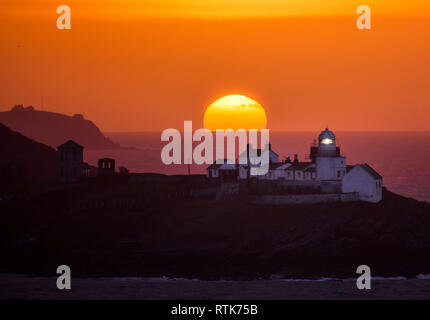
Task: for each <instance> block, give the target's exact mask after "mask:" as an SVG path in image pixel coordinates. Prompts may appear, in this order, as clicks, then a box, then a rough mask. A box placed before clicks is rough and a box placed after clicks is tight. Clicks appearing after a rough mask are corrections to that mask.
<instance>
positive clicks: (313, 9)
mask: <svg viewBox="0 0 430 320" xmlns="http://www.w3.org/2000/svg"><path fill="white" fill-rule="evenodd" d="M34 2H35V1H34V0H33V1H30V0H13V1H12V0H3V1H2V3H1V4H0V9H1V11H0V40H1V43H2V50H1V51H0V64H1V68H0V70H1V77H0V81H1V84H0V110H6V109H9V108H10V107H11V106H12V105H13V104H16V103H22V104H24V105H30V104H31V105H34V106H36V108H37V107H38V106H40V103H41V96H42V95H43V97H44V105H45V110H49V111H55V112H62V113H66V114H74V113H84V114H85V117H86V118H88V119H91V120H94V122H95V123H96V124H98V125H99V126H100V128H101V129H102V130H104V131H160V130H163V129H165V128H169V127H174V128H181V127H182V126H183V121H184V120H193V122H194V125H195V126H199V127H200V126H202V120H203V114H204V111H205V107H206V106H207V105H209V104H210V103H211V102H212V101H213V100H215V99H217V98H219V97H221V96H223V95H226V94H231V93H238V94H245V95H248V96H249V97H251V98H252V99H255V100H256V101H258V102H259V103H260V104H261V105H262V106H263V107H264V108H265V110H266V114H267V120H268V127H269V128H270V129H272V130H313V131H315V130H319V129H320V128H322V127H324V126H325V125H327V124H328V125H329V126H330V127H332V128H334V129H335V130H428V129H429V123H430V60H429V57H430V41H429V34H430V3H429V2H428V1H424V0H421V1H403V0H402V1H388V0H387V1H386V0H378V1H352V0H351V1H347V0H342V1H341V0H333V1H332V0H327V1H324V2H323V3H325V5H324V6H322V5H320V4H319V3H320V2H321V1H317V0H308V1H299V0H293V1H281V0H270V1H256V0H247V1H245V0H230V1H227V0H217V1H215V0H200V1H197V0H169V1H167V0H165V1H162V0H157V1H155V0H141V1H138V0H129V1H125V0H124V1H119V0H104V1H102V0H98V1H97V0H93V1H90V0H86V1H83V0H78V1H76V0H75V1H65V2H61V1H60V2H58V1H53V0H42V1H38V3H40V4H38V5H35V4H34ZM60 4H68V5H70V6H71V9H72V30H68V31H60V30H57V29H56V24H55V23H56V19H57V14H56V13H55V9H56V7H57V6H58V5H60ZM360 4H368V5H370V7H371V8H372V10H373V16H372V19H373V20H372V22H373V26H372V27H373V29H372V30H371V31H364V32H363V31H358V30H357V29H356V27H355V20H356V17H357V15H356V14H355V10H356V8H357V6H358V5H360Z"/></svg>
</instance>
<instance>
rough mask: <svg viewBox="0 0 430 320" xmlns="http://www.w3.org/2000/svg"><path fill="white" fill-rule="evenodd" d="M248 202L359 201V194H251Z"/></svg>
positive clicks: (279, 203)
mask: <svg viewBox="0 0 430 320" xmlns="http://www.w3.org/2000/svg"><path fill="white" fill-rule="evenodd" d="M247 200H248V202H250V203H255V204H274V205H284V204H306V203H324V202H353V201H359V195H358V193H356V192H353V193H332V194H285V195H255V196H254V195H250V196H248V198H247Z"/></svg>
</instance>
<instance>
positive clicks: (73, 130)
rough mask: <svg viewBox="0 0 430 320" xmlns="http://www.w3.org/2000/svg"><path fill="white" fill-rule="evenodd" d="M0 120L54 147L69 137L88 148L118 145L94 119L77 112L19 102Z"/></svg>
mask: <svg viewBox="0 0 430 320" xmlns="http://www.w3.org/2000/svg"><path fill="white" fill-rule="evenodd" d="M0 123H3V124H5V125H6V126H8V127H9V128H11V129H12V130H16V131H18V132H20V133H22V134H23V135H25V136H27V137H29V138H31V139H34V140H36V141H39V142H42V143H44V144H46V145H49V146H51V147H54V148H57V147H58V146H59V145H60V144H62V143H64V142H65V141H68V140H73V141H76V142H77V143H79V144H81V145H83V146H84V147H85V148H89V149H115V148H119V145H118V144H115V143H113V142H112V141H111V140H110V139H108V138H106V137H105V136H104V135H103V134H102V133H101V131H100V130H99V128H97V126H96V125H95V124H94V123H93V122H91V121H90V120H86V119H84V117H83V116H82V115H78V114H76V115H74V116H73V117H70V116H67V115H64V114H59V113H53V112H46V111H38V110H35V109H34V108H33V107H27V108H24V107H23V106H21V105H17V106H15V107H14V108H12V109H11V110H10V111H6V112H0Z"/></svg>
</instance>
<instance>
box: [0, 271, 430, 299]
mask: <svg viewBox="0 0 430 320" xmlns="http://www.w3.org/2000/svg"><path fill="white" fill-rule="evenodd" d="M0 283H1V284H2V286H1V288H0V299H1V300H2V299H32V300H34V299H49V300H52V299H85V300H87V299H106V300H109V299H115V300H121V299H127V300H130V299H151V300H157V299H174V300H182V299H192V300H197V299H204V300H210V299H220V300H230V299H243V300H249V299H258V300H266V299H267V300H269V299H270V300H284V299H289V300H290V299H318V300H323V299H342V300H344V299H389V300H394V299H430V280H418V279H408V280H374V281H372V288H371V289H370V290H358V289H357V287H356V286H355V281H352V280H344V281H325V282H306V281H305V282H286V281H282V280H248V281H195V280H194V281H193V280H167V281H166V280H160V279H134V278H133V279H127V278H97V279H82V278H79V279H73V280H72V287H71V290H58V289H57V288H56V286H55V283H56V278H55V277H50V278H30V277H25V276H20V275H12V274H0Z"/></svg>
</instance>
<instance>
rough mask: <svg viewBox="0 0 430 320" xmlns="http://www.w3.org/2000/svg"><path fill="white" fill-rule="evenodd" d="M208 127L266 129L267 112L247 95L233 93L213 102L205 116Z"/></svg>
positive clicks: (213, 129)
mask: <svg viewBox="0 0 430 320" xmlns="http://www.w3.org/2000/svg"><path fill="white" fill-rule="evenodd" d="M203 125H204V127H205V128H206V129H208V130H211V131H215V130H216V129H233V130H237V129H245V130H249V129H258V130H260V129H265V128H266V125H267V118H266V112H265V111H264V109H263V107H262V106H261V105H260V104H259V103H258V102H256V101H255V100H252V99H251V98H248V97H246V96H243V95H240V94H232V95H228V96H224V97H222V98H219V99H217V100H215V101H214V102H213V103H211V104H210V105H209V106H208V107H207V109H206V111H205V115H204V117H203Z"/></svg>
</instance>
